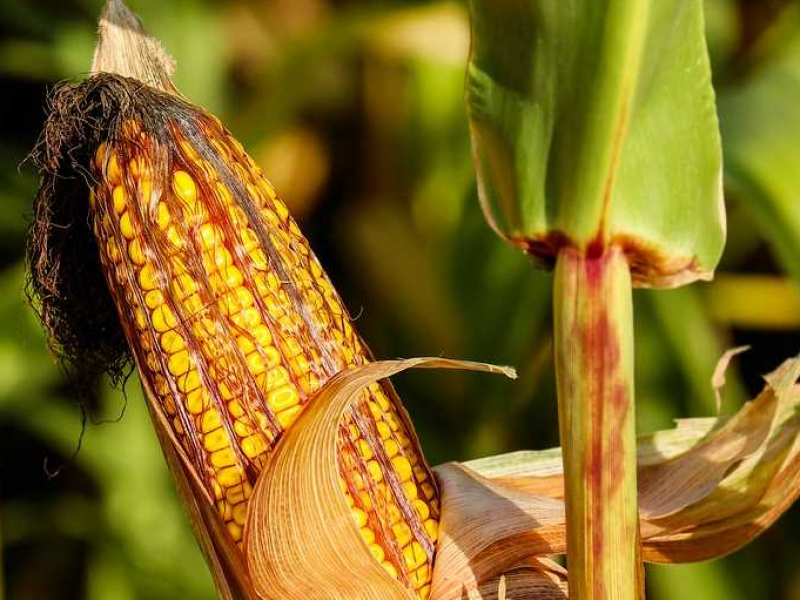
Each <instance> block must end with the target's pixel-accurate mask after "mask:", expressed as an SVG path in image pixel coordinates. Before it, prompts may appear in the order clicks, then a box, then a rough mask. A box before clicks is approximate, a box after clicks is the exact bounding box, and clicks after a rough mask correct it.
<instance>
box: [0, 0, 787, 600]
mask: <svg viewBox="0 0 800 600" xmlns="http://www.w3.org/2000/svg"><path fill="white" fill-rule="evenodd" d="M130 4H131V6H132V8H134V10H136V11H137V12H139V14H140V15H141V16H142V17H143V18H144V20H145V23H146V25H147V27H148V28H149V30H150V31H151V32H153V33H154V34H156V35H157V36H159V37H160V38H162V39H163V40H164V42H165V44H166V47H167V49H168V50H169V51H170V52H171V53H172V55H173V56H174V57H175V59H176V60H177V62H178V71H177V81H178V84H179V87H180V88H181V89H182V91H183V92H184V93H185V94H186V95H187V96H188V97H189V98H191V99H193V100H194V101H196V102H197V103H199V104H201V105H203V106H205V107H207V108H209V109H211V110H213V111H214V112H216V113H217V114H219V115H220V117H221V118H222V119H223V120H224V121H225V122H226V123H227V124H228V126H229V127H230V128H231V129H232V130H233V131H234V132H235V133H236V134H237V135H238V137H239V138H240V139H241V140H242V141H243V142H244V143H245V145H246V146H247V147H248V148H249V149H250V150H251V152H252V153H253V155H254V156H255V157H256V158H257V160H258V161H259V162H260V163H261V164H262V166H263V167H264V170H265V171H266V173H267V174H268V176H269V177H270V178H271V179H272V180H273V181H274V183H275V184H276V186H277V188H278V189H279V190H281V192H282V194H283V196H284V197H285V198H286V200H287V201H288V203H289V204H290V206H291V207H292V208H293V211H294V213H295V215H296V216H297V217H298V219H299V221H300V222H301V225H302V226H303V228H304V230H305V233H306V234H307V235H308V237H309V238H310V240H311V242H312V245H313V247H314V248H315V250H316V251H317V253H318V254H319V255H320V257H321V259H322V262H323V264H325V265H326V266H327V268H328V270H329V273H330V275H331V277H332V278H333V280H334V281H335V282H336V283H337V284H338V286H339V290H340V292H341V293H342V295H343V296H344V298H345V300H346V301H347V303H348V305H349V307H350V309H351V312H352V313H353V314H354V315H357V316H358V320H357V326H358V328H359V329H360V331H361V332H362V334H363V335H364V336H365V337H366V339H367V340H368V341H369V343H370V344H371V346H372V348H373V350H374V351H375V353H376V354H377V355H378V356H380V357H397V356H419V355H438V354H441V355H445V356H451V357H463V358H470V359H476V360H482V361H492V362H498V363H504V364H512V365H515V366H516V367H517V368H518V369H519V372H520V379H519V380H518V381H517V382H508V381H503V380H502V378H497V377H489V376H485V375H474V374H466V373H431V372H421V373H415V374H410V375H403V376H401V377H399V378H398V381H397V382H396V383H397V385H398V387H399V389H400V392H401V395H402V396H403V397H404V398H405V400H406V403H407V406H408V408H409V410H410V411H411V413H412V416H413V418H414V421H415V423H416V425H417V428H418V430H419V433H420V435H421V438H422V440H423V444H424V446H425V449H426V452H427V455H428V457H429V459H430V461H431V462H432V463H434V464H437V463H441V462H444V461H447V460H453V459H468V458H473V457H476V456H480V455H485V454H487V453H499V452H503V451H508V450H514V449H519V448H544V447H549V446H552V445H556V444H557V424H556V404H555V394H554V385H553V373H552V371H553V365H552V360H551V339H550V312H551V307H550V300H549V295H550V292H549V286H550V276H549V275H548V274H546V273H540V272H536V271H533V270H532V269H531V268H530V265H529V264H528V262H527V260H526V259H525V258H524V257H523V256H521V255H518V254H517V253H515V252H514V251H513V250H512V249H511V248H510V247H508V246H506V245H505V244H503V243H501V242H500V241H499V240H498V239H496V238H495V237H494V236H493V235H492V234H491V232H490V231H489V229H488V227H487V226H486V225H485V223H484V221H483V218H482V215H481V213H480V210H479V207H478V202H477V198H476V193H475V182H474V178H473V173H472V165H471V156H470V148H469V139H468V135H467V129H466V117H465V111H464V106H463V81H464V64H465V59H466V53H467V49H468V44H469V34H468V16H467V13H466V6H465V4H464V3H460V2H455V1H453V2H451V1H440V0H435V1H427V0H425V1H423V0H419V1H416V2H413V1H399V0H372V1H365V0H359V1H356V0H350V1H343V0H226V1H224V2H223V1H221V0H217V1H212V0H171V1H170V2H163V1H157V0H130ZM706 6H707V20H708V23H707V30H708V39H709V46H710V50H711V54H712V61H713V65H714V73H715V75H714V77H715V84H716V87H717V92H718V100H719V106H720V117H721V123H722V131H723V139H724V145H725V152H726V190H727V198H728V210H729V242H728V247H727V250H726V254H725V257H724V260H723V265H722V267H721V269H720V272H719V274H718V277H717V280H716V281H715V282H714V283H711V284H699V285H694V286H692V287H689V288H685V289H681V290H677V291H671V292H659V293H652V292H648V291H639V292H637V293H636V295H635V302H636V320H637V323H636V326H637V332H636V333H637V340H636V341H637V357H636V359H637V364H636V377H637V380H636V385H637V396H638V404H637V410H638V420H639V427H640V430H642V431H645V430H652V429H656V428H664V427H669V426H670V424H671V422H672V421H671V420H672V419H673V418H675V417H677V416H702V415H709V414H712V413H713V411H714V401H713V394H712V392H711V388H710V384H709V380H710V377H711V373H712V371H713V367H714V364H715V362H716V360H717V358H718V357H719V355H720V354H721V353H722V352H723V351H724V349H725V348H727V347H729V346H732V345H735V344H745V343H746V344H752V346H753V350H752V351H751V352H749V353H747V354H745V355H743V356H742V357H740V358H739V359H737V361H736V364H735V367H734V369H733V370H732V372H731V373H730V374H729V376H728V385H727V387H726V389H725V406H724V410H725V411H726V412H730V411H732V410H735V409H736V407H737V406H739V405H740V404H741V403H742V402H743V401H744V400H745V399H746V398H747V397H748V396H752V395H753V394H754V392H756V391H757V390H758V389H759V388H760V386H761V379H760V376H761V374H763V373H766V372H767V371H769V370H772V369H773V368H774V367H775V366H777V365H778V364H779V363H780V361H781V360H783V359H784V358H786V357H788V356H791V355H793V354H795V353H797V352H798V350H800V343H798V342H800V336H798V330H800V293H799V292H798V287H797V284H798V282H799V281H800V5H798V4H796V3H794V2H787V1H785V0H769V1H760V2H746V1H744V0H739V1H738V2H737V1H736V0H707V1H706ZM100 7H101V1H100V0H3V2H2V3H0V31H1V32H2V33H0V36H1V37H0V89H2V94H0V103H1V104H2V108H3V111H2V119H1V120H0V122H2V126H1V127H2V129H1V131H2V133H1V134H0V135H2V140H1V142H2V143H0V206H1V207H2V208H0V539H1V540H2V545H0V555H2V560H1V561H0V565H2V571H1V572H0V573H1V576H0V586H2V589H3V590H4V592H5V598H9V599H13V600H17V599H20V600H45V599H46V600H69V599H86V600H133V599H142V600H167V599H173V598H192V599H197V600H202V599H205V598H208V599H212V598H213V597H214V593H213V589H212V584H211V580H210V577H209V575H208V574H207V571H206V569H205V567H204V564H203V561H202V558H201V556H200V553H199V551H198V550H197V548H196V546H195V543H194V541H193V538H192V534H191V532H190V529H189V525H188V523H187V521H186V520H185V519H184V517H183V515H182V513H181V509H180V507H179V505H178V501H177V497H176V494H175V492H174V490H173V487H172V483H171V482H170V480H169V478H168V475H167V471H166V469H165V466H164V464H163V460H162V458H161V455H160V451H159V450H158V448H157V444H156V440H155V436H154V435H153V432H152V430H151V426H150V423H149V422H148V419H147V415H146V411H145V408H144V405H143V401H142V398H141V394H140V392H139V389H138V384H137V382H136V380H135V378H132V379H131V381H130V382H129V383H128V385H127V389H126V390H119V389H111V388H110V387H109V386H108V384H107V382H104V381H98V382H96V384H95V385H94V386H89V387H87V386H81V387H78V386H77V384H76V383H75V382H72V381H69V379H68V378H67V377H65V376H64V374H63V373H62V372H61V371H60V370H59V368H58V366H57V365H56V364H55V363H54V361H53V359H52V358H51V357H50V355H49V354H48V352H47V350H46V344H45V340H44V338H43V336H42V333H41V330H40V327H39V325H38V323H37V322H36V319H35V317H34V315H33V313H32V311H31V309H30V308H29V307H28V306H27V304H26V302H25V300H24V295H23V293H22V289H23V285H24V270H23V251H24V245H25V228H26V224H27V221H28V218H29V215H30V206H31V200H32V197H33V195H34V193H35V190H36V187H37V176H36V173H35V172H34V171H33V170H32V169H31V168H30V166H29V165H24V164H23V165H21V161H22V160H23V158H24V157H25V155H26V154H27V152H28V151H29V150H30V149H31V147H32V146H33V144H34V141H35V139H36V136H37V134H38V131H39V129H40V127H41V124H42V121H43V118H44V104H45V97H46V93H47V90H48V88H49V87H50V86H51V85H52V84H53V83H54V82H56V81H58V80H61V79H64V78H68V77H74V76H76V75H79V74H81V73H85V71H86V70H87V68H88V65H89V62H90V58H91V53H92V48H93V43H94V31H95V22H96V17H97V15H98V13H99V11H100ZM675 110H680V107H678V106H676V107H675ZM125 392H127V394H126V393H125ZM82 407H83V409H84V410H85V414H86V430H85V435H84V436H83V437H81V430H82V419H83V414H84V411H82ZM648 591H649V598H651V599H653V600H677V599H687V598H703V599H707V600H716V599H723V598H724V599H726V600H744V599H753V600H755V599H759V600H760V599H765V598H769V599H786V600H795V599H800V507H795V508H794V509H791V510H790V511H789V512H788V514H787V515H785V516H784V517H783V518H782V519H781V520H780V521H778V523H777V524H776V525H775V526H774V527H773V528H772V529H771V530H770V531H768V532H767V533H766V534H764V535H763V536H762V537H761V538H760V539H758V540H757V541H756V542H755V543H753V544H752V545H751V546H749V547H748V548H747V549H745V550H744V551H742V552H739V553H737V554H735V555H733V556H730V557H728V558H725V559H723V560H720V561H715V562H713V563H706V564H700V565H688V566H675V567H658V568H652V569H650V571H649V577H648ZM0 597H2V592H0Z"/></svg>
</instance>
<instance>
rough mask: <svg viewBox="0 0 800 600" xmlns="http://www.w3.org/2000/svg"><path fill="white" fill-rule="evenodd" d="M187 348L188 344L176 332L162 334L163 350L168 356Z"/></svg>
mask: <svg viewBox="0 0 800 600" xmlns="http://www.w3.org/2000/svg"><path fill="white" fill-rule="evenodd" d="M185 347H186V342H185V341H184V339H183V338H182V337H181V336H180V334H178V333H175V331H167V332H165V333H162V334H161V348H162V349H163V350H164V352H166V353H167V354H173V353H175V352H178V351H179V350H183V349H184V348H185Z"/></svg>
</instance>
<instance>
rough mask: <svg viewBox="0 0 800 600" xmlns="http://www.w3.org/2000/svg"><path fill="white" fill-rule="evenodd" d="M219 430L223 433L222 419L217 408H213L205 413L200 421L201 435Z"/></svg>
mask: <svg viewBox="0 0 800 600" xmlns="http://www.w3.org/2000/svg"><path fill="white" fill-rule="evenodd" d="M217 429H219V430H220V431H222V417H221V416H220V414H219V411H218V410H217V409H216V408H211V409H209V410H207V411H206V412H204V413H203V416H202V418H201V419H200V433H209V432H210V431H215V430H217Z"/></svg>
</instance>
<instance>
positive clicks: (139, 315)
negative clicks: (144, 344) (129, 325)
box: [133, 308, 147, 330]
mask: <svg viewBox="0 0 800 600" xmlns="http://www.w3.org/2000/svg"><path fill="white" fill-rule="evenodd" d="M133 318H134V320H135V321H136V328H137V329H140V330H144V329H147V316H146V315H145V314H144V311H143V310H142V309H141V308H137V309H136V310H134V311H133Z"/></svg>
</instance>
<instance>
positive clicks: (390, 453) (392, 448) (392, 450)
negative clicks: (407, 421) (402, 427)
mask: <svg viewBox="0 0 800 600" xmlns="http://www.w3.org/2000/svg"><path fill="white" fill-rule="evenodd" d="M383 448H384V450H385V451H386V456H387V457H388V458H394V457H395V456H397V453H398V452H400V446H398V445H397V442H395V441H394V440H386V441H385V442H384V443H383Z"/></svg>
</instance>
